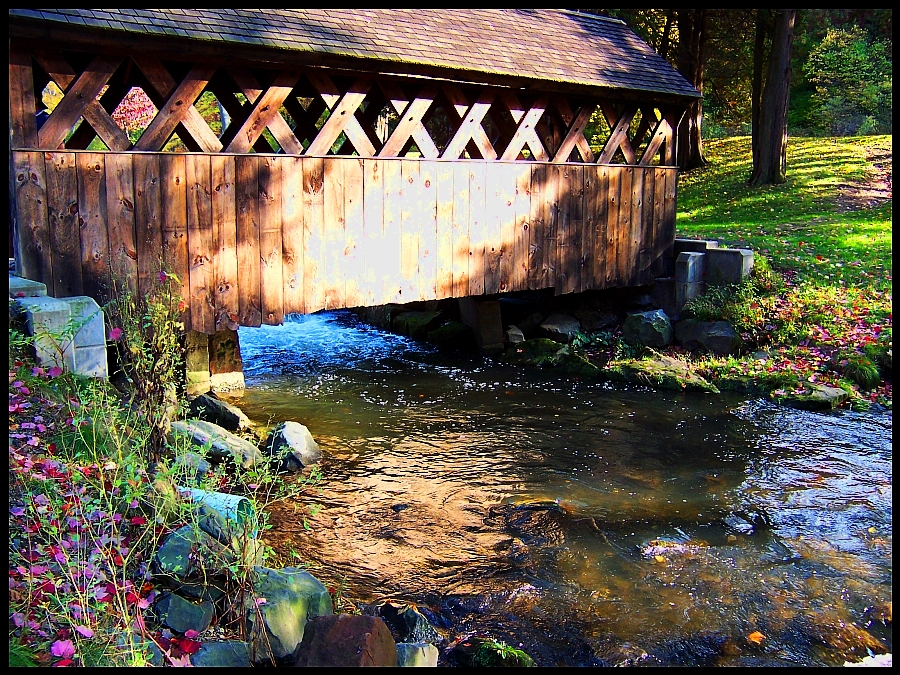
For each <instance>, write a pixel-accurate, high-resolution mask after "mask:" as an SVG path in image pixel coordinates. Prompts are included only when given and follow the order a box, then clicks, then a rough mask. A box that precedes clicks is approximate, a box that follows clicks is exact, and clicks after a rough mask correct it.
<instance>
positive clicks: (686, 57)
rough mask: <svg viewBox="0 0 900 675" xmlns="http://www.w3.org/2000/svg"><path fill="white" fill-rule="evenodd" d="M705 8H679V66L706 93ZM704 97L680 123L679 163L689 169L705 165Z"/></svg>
mask: <svg viewBox="0 0 900 675" xmlns="http://www.w3.org/2000/svg"><path fill="white" fill-rule="evenodd" d="M707 11H708V10H705V9H679V10H676V17H677V22H678V70H679V72H680V73H681V74H682V75H683V76H684V77H685V79H686V80H687V81H688V82H690V83H691V84H692V85H694V87H696V88H697V91H699V92H700V93H701V94H702V93H703V66H704V60H705V53H704V51H705V46H706V15H707ZM702 125H703V99H702V98H698V99H697V100H696V101H694V102H693V103H691V105H690V106H689V107H688V109H687V112H686V113H685V116H684V118H683V119H682V121H681V125H680V126H679V127H678V146H677V164H678V166H679V168H681V169H683V170H685V171H688V170H690V169H696V168H699V167H701V166H705V165H706V163H707V161H706V158H705V157H704V156H703V139H702V136H701V127H702Z"/></svg>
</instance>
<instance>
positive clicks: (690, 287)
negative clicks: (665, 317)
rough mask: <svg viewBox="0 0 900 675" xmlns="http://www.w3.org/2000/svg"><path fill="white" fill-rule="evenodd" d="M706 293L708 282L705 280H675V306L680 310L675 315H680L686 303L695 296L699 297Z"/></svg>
mask: <svg viewBox="0 0 900 675" xmlns="http://www.w3.org/2000/svg"><path fill="white" fill-rule="evenodd" d="M704 293H706V284H705V283H703V282H699V281H697V282H687V283H684V282H681V281H676V282H675V306H676V308H677V309H678V311H677V312H676V313H675V315H674V316H678V315H679V314H681V310H682V309H683V308H684V306H685V304H687V303H688V302H690V301H691V300H693V299H694V298H699V297H700V296H701V295H703V294H704Z"/></svg>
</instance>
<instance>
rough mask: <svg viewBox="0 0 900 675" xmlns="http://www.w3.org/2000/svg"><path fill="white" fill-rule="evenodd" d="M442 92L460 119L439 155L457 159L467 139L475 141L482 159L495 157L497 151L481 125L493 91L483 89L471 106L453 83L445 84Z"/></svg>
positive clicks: (491, 101) (492, 97) (492, 98)
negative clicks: (457, 126) (454, 131)
mask: <svg viewBox="0 0 900 675" xmlns="http://www.w3.org/2000/svg"><path fill="white" fill-rule="evenodd" d="M444 94H445V95H446V96H447V98H448V99H449V100H450V103H451V105H452V107H453V108H454V110H455V111H456V113H457V115H459V117H460V118H461V120H462V121H461V122H460V125H459V128H458V129H457V130H456V133H455V134H454V135H453V138H452V139H450V142H449V143H448V144H447V147H446V148H445V149H444V153H443V154H442V155H441V157H442V158H444V159H459V158H460V155H462V152H463V150H464V149H465V148H466V146H467V145H468V143H469V141H472V142H474V143H475V146H476V148H477V150H478V153H479V154H480V155H481V158H482V159H497V151H496V150H494V146H493V145H491V141H490V139H488V137H487V134H486V133H485V131H484V127H483V126H482V125H481V122H482V120H483V119H484V116H485V115H487V112H488V110H490V108H491V104H492V103H493V102H494V96H495V94H494V92H493V91H492V90H490V89H484V90H483V91H482V92H481V94H480V95H479V96H478V99H477V100H476V101H475V103H473V104H472V105H471V106H470V105H468V102H467V99H466V97H465V95H464V94H463V93H462V90H461V89H459V87H458V86H456V85H455V84H448V85H445V87H444Z"/></svg>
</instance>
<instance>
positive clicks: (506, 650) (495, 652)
mask: <svg viewBox="0 0 900 675" xmlns="http://www.w3.org/2000/svg"><path fill="white" fill-rule="evenodd" d="M510 664H512V665H514V666H518V667H528V666H533V665H534V659H532V658H531V657H530V656H528V654H526V653H525V652H523V651H522V650H521V649H516V648H515V647H510V646H509V645H508V644H506V643H505V642H501V641H499V640H485V641H484V642H482V643H481V644H480V645H479V646H478V649H477V650H476V651H475V655H474V657H473V664H472V665H474V666H478V667H488V668H490V667H498V666H508V665H510Z"/></svg>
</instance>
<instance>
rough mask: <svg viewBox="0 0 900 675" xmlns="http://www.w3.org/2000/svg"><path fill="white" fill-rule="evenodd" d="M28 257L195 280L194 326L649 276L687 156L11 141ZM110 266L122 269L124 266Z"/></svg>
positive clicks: (36, 273) (105, 285)
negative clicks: (635, 159) (264, 151)
mask: <svg viewBox="0 0 900 675" xmlns="http://www.w3.org/2000/svg"><path fill="white" fill-rule="evenodd" d="M13 166H14V170H15V177H16V181H15V184H16V195H15V206H16V217H17V228H18V242H19V243H18V250H17V252H16V253H17V257H18V262H19V266H20V267H19V269H21V270H22V274H23V276H25V277H27V278H29V279H34V280H36V281H43V282H44V283H46V284H47V287H48V290H49V291H50V292H52V293H54V294H55V295H57V296H58V297H65V296H70V295H80V294H84V293H86V294H90V295H92V296H94V297H96V298H97V299H98V301H100V302H104V301H106V300H108V299H109V298H110V297H112V282H113V279H115V283H116V284H117V285H118V286H119V287H123V286H125V287H130V288H132V289H136V290H138V291H139V292H141V293H146V292H147V291H148V290H149V289H151V288H152V285H153V284H154V283H155V280H156V278H157V274H158V272H159V271H160V270H161V269H166V270H168V271H171V272H174V273H175V274H177V275H178V277H179V279H180V280H181V281H182V283H183V293H182V297H183V299H184V301H185V306H186V308H185V311H184V319H185V327H186V328H189V329H193V330H198V331H202V332H206V333H212V332H214V331H215V330H219V329H222V328H231V329H234V328H236V327H237V326H238V325H242V326H259V325H260V324H261V323H268V324H278V323H281V322H282V321H283V319H284V315H285V314H290V313H310V312H314V311H317V310H320V309H337V308H341V307H355V306H362V305H369V306H371V305H380V304H386V303H391V302H410V301H415V300H432V299H441V298H447V297H463V296H469V295H483V294H495V293H505V292H511V291H522V290H527V289H532V290H533V289H540V288H555V289H556V292H557V293H558V294H561V293H578V292H581V291H585V290H589V289H603V288H611V287H616V286H635V285H643V284H647V283H650V282H651V281H652V280H653V278H654V277H655V276H658V275H659V274H660V273H661V272H662V269H663V256H664V255H665V254H666V253H667V251H668V250H669V249H670V248H671V246H672V244H673V242H674V236H675V186H676V170H675V169H674V168H670V167H657V166H647V167H641V166H619V165H596V164H593V165H592V164H563V165H555V164H549V163H538V162H532V163H527V162H502V161H500V162H484V161H477V160H474V161H462V160H460V161H452V162H450V161H441V160H410V159H362V158H359V157H334V158H332V157H325V158H322V157H309V158H307V157H297V156H293V155H254V154H250V155H223V154H215V155H210V154H205V153H186V154H179V155H166V154H162V153H137V152H135V153H88V152H77V151H75V152H73V151H56V152H34V151H14V152H13ZM111 270H115V273H114V274H113V273H112V272H111Z"/></svg>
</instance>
